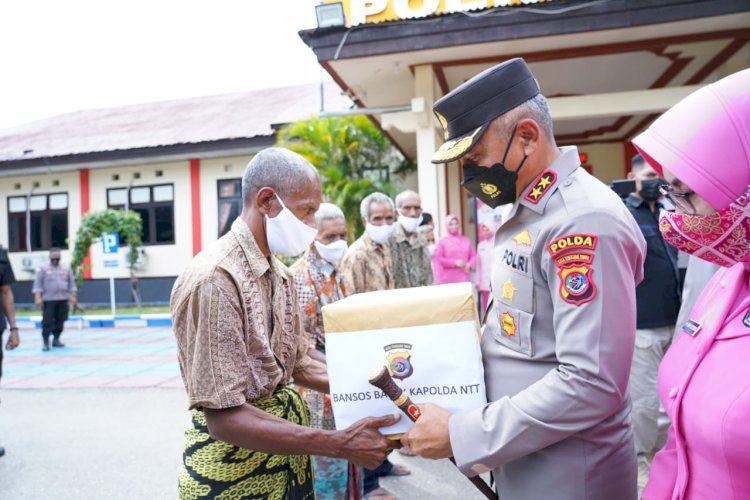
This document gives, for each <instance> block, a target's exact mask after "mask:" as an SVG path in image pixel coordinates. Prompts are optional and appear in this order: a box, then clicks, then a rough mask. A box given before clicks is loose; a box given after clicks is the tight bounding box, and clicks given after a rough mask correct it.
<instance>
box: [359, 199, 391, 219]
mask: <svg viewBox="0 0 750 500" xmlns="http://www.w3.org/2000/svg"><path fill="white" fill-rule="evenodd" d="M373 203H383V204H387V205H390V206H391V208H392V209H394V210H395V209H396V207H395V205H394V204H393V200H392V199H391V197H390V196H388V195H387V194H383V193H377V192H375V193H371V194H368V195H367V196H365V199H364V200H362V203H360V204H359V215H361V216H362V217H363V218H364V219H365V220H366V221H368V222H369V221H370V206H371V205H372V204H373Z"/></svg>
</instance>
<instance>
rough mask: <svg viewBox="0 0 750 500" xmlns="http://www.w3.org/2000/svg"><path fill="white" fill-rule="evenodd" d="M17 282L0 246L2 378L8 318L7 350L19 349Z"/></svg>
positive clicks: (0, 364)
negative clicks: (12, 287)
mask: <svg viewBox="0 0 750 500" xmlns="http://www.w3.org/2000/svg"><path fill="white" fill-rule="evenodd" d="M15 282H16V277H15V275H14V274H13V268H12V267H11V265H10V259H8V251H7V250H6V249H5V248H3V247H2V245H0V378H2V376H3V347H2V342H1V341H2V336H3V332H4V331H5V327H6V318H7V325H8V329H9V330H10V336H9V337H8V343H7V344H5V348H6V349H8V350H9V351H11V350H13V349H15V348H16V347H18V344H19V343H20V340H19V338H18V327H17V326H16V306H15V301H14V299H13V289H11V287H10V285H12V284H13V283H15ZM3 455H5V448H3V447H2V446H0V457H2V456H3Z"/></svg>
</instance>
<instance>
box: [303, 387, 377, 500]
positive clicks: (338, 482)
mask: <svg viewBox="0 0 750 500" xmlns="http://www.w3.org/2000/svg"><path fill="white" fill-rule="evenodd" d="M297 390H298V391H299V393H300V394H301V395H302V397H303V398H304V399H305V401H306V402H307V406H308V407H309V408H310V427H313V428H315V429H325V430H329V431H335V430H336V422H335V420H334V418H333V407H332V406H331V397H330V396H329V395H328V394H322V393H320V392H318V391H314V390H312V389H308V388H306V387H298V388H297ZM312 458H313V465H314V467H313V469H314V471H315V498H316V499H317V500H360V499H361V498H362V469H361V467H357V466H356V465H354V464H351V463H349V462H347V461H346V460H345V459H341V458H330V457H319V456H313V457H312Z"/></svg>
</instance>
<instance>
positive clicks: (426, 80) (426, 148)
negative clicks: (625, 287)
mask: <svg viewBox="0 0 750 500" xmlns="http://www.w3.org/2000/svg"><path fill="white" fill-rule="evenodd" d="M435 83H436V82H435V75H434V73H433V71H432V65H431V64H425V65H421V66H417V67H415V68H414V96H415V97H418V98H419V97H421V98H422V99H424V112H423V113H420V115H419V117H418V118H417V120H416V121H417V181H418V184H419V194H420V196H421V197H422V208H423V210H424V211H425V212H429V213H431V214H432V217H433V219H434V221H435V236H436V237H437V236H439V235H442V232H443V219H444V218H445V215H446V213H445V210H446V208H445V207H446V199H445V175H444V169H443V166H442V165H434V164H433V163H432V162H431V161H430V159H431V158H432V155H433V153H434V152H435V150H436V149H437V148H438V147H439V146H440V145H441V144H442V142H441V141H440V139H439V137H440V136H439V135H438V131H437V130H436V126H437V125H438V124H437V121H436V120H435V118H434V115H433V114H432V105H433V103H434V102H435V100H436V90H435V87H436V85H435Z"/></svg>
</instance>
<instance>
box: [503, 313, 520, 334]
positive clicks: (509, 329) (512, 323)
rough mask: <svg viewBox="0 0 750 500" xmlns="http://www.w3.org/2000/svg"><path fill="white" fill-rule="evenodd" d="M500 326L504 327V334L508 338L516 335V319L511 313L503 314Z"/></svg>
mask: <svg viewBox="0 0 750 500" xmlns="http://www.w3.org/2000/svg"><path fill="white" fill-rule="evenodd" d="M500 324H501V325H502V328H503V332H505V334H506V335H508V337H513V336H514V335H515V334H516V329H517V326H516V318H514V317H513V315H512V314H511V313H510V312H508V311H505V312H503V315H502V316H501V317H500Z"/></svg>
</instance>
